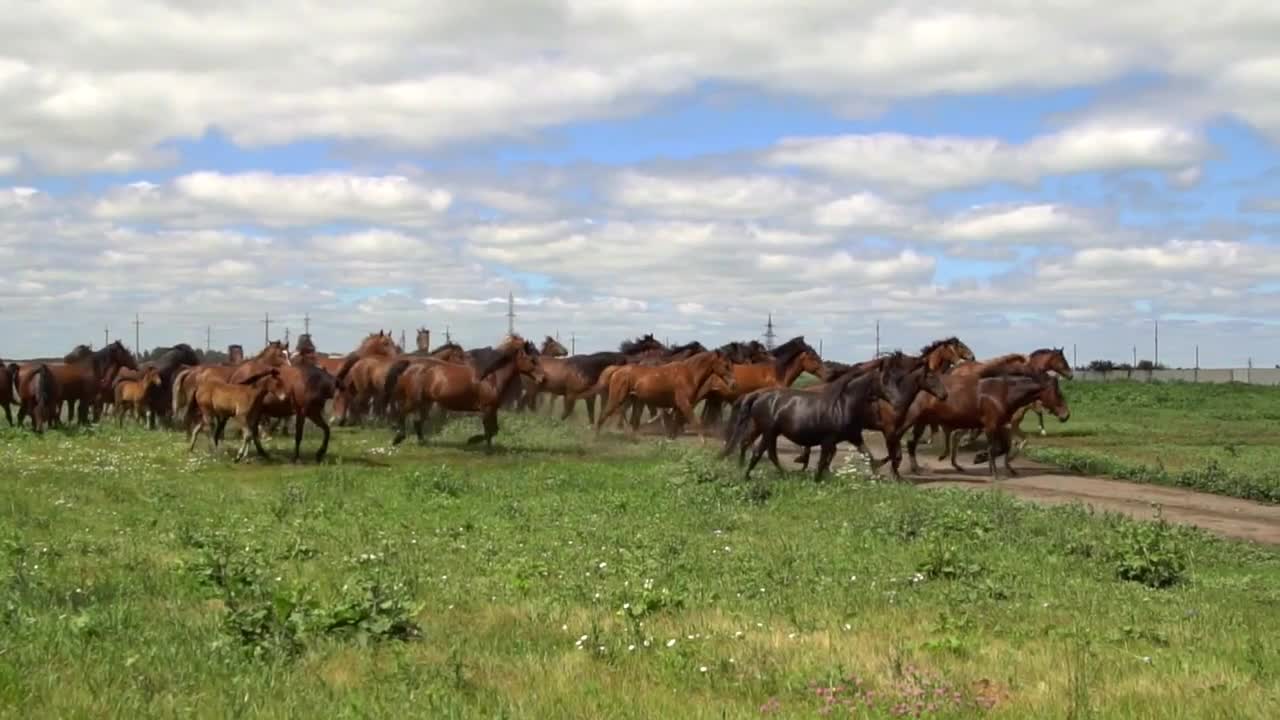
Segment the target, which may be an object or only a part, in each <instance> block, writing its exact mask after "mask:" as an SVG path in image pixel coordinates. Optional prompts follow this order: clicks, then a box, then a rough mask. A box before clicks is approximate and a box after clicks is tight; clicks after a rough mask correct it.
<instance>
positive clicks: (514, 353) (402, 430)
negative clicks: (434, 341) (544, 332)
mask: <svg viewBox="0 0 1280 720" xmlns="http://www.w3.org/2000/svg"><path fill="white" fill-rule="evenodd" d="M469 360H470V361H469V362H465V363H454V362H444V361H441V360H435V359H421V360H418V361H413V362H411V361H409V360H407V359H406V360H400V361H397V362H396V363H395V364H394V366H393V367H392V368H391V370H390V372H388V374H387V378H386V384H385V387H384V388H383V393H384V395H385V396H386V397H387V398H388V401H387V403H386V404H387V406H388V407H389V408H392V409H393V412H394V413H395V417H394V418H393V424H394V425H395V426H396V428H397V429H396V434H395V437H394V438H393V439H392V441H391V442H392V444H393V445H396V444H399V443H401V442H402V441H404V438H405V435H406V432H407V430H406V423H407V420H408V418H409V416H410V415H413V416H415V419H414V431H415V432H416V433H417V436H418V440H419V441H422V442H425V440H426V436H425V429H424V428H425V425H426V423H427V420H428V417H429V415H430V412H431V409H432V408H433V407H434V406H436V405H439V406H440V407H441V408H442V409H444V410H446V411H454V412H477V413H480V415H481V424H482V426H483V428H484V432H482V433H480V434H479V435H473V436H472V437H470V438H468V439H467V444H473V443H478V442H484V443H485V445H486V446H487V447H489V448H492V447H493V437H494V435H497V433H498V408H499V406H500V405H501V403H502V397H503V393H504V392H505V390H506V389H507V388H508V387H509V386H511V385H512V384H515V383H517V382H519V379H520V378H521V377H522V376H526V375H527V376H531V377H533V378H535V379H538V378H539V376H540V374H541V373H540V371H539V369H538V350H537V348H536V347H534V345H533V343H531V342H528V341H524V342H522V343H521V342H513V341H512V340H511V339H508V341H507V342H504V343H503V344H502V345H500V346H498V347H497V348H481V349H478V350H472V351H470V354H469Z"/></svg>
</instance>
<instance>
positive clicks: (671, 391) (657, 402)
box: [596, 350, 734, 441]
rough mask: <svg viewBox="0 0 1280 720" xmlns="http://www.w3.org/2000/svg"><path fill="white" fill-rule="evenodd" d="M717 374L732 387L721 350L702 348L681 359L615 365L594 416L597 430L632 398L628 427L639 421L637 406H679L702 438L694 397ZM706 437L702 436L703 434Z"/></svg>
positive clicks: (730, 377)
mask: <svg viewBox="0 0 1280 720" xmlns="http://www.w3.org/2000/svg"><path fill="white" fill-rule="evenodd" d="M712 375H716V376H718V377H719V378H720V379H721V381H723V382H724V383H725V385H726V386H728V388H729V390H730V391H732V390H733V387H734V384H733V383H734V381H733V370H732V368H731V367H730V365H729V361H728V360H727V359H726V358H725V356H724V354H723V353H719V352H716V351H714V350H713V351H703V352H699V353H697V354H694V355H692V356H690V357H688V358H686V359H683V360H675V361H672V362H667V363H664V364H661V365H644V364H635V365H623V366H615V367H614V368H613V370H612V372H611V373H609V378H608V383H609V399H608V402H607V404H606V405H605V407H604V409H603V410H602V411H601V413H600V417H599V419H597V420H596V434H597V435H598V434H599V433H600V428H601V427H603V425H604V423H605V421H606V420H608V419H609V416H611V415H613V414H614V413H615V412H617V411H618V410H619V409H620V408H621V407H622V406H623V404H624V403H625V402H626V401H628V400H629V399H632V398H634V403H635V404H634V405H633V406H632V412H631V431H632V433H635V432H636V430H637V429H638V428H639V424H640V407H641V405H648V406H650V407H655V408H670V409H672V410H678V411H679V412H680V415H681V416H682V417H683V418H684V421H685V422H686V423H694V424H695V425H696V426H697V428H698V436H699V437H700V438H702V431H703V429H702V424H701V423H700V422H698V421H697V420H696V419H695V418H694V415H693V399H694V397H695V396H696V395H697V393H698V389H699V388H700V387H701V386H702V384H703V383H705V382H706V381H707V378H709V377H711V376H712ZM703 439H704V441H705V438H703Z"/></svg>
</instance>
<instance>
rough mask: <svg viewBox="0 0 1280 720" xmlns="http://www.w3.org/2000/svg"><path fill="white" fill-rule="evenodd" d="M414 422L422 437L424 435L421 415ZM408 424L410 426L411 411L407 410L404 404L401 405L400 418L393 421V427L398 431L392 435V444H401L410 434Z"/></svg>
mask: <svg viewBox="0 0 1280 720" xmlns="http://www.w3.org/2000/svg"><path fill="white" fill-rule="evenodd" d="M413 424H414V427H415V428H416V429H417V431H418V437H419V438H421V437H422V418H421V417H419V418H417V419H415V420H414V423H413ZM408 426H409V412H406V411H405V408H404V406H403V405H402V406H400V413H399V418H398V420H397V421H393V422H392V423H391V427H392V429H394V430H395V431H396V434H395V435H393V436H392V437H391V444H392V445H399V444H400V443H402V442H404V438H405V436H406V435H408V434H409V431H408Z"/></svg>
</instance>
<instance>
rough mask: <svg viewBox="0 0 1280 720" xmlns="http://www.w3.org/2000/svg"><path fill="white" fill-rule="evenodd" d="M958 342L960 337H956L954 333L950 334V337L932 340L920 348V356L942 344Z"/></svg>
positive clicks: (955, 343) (957, 343)
mask: <svg viewBox="0 0 1280 720" xmlns="http://www.w3.org/2000/svg"><path fill="white" fill-rule="evenodd" d="M959 344H960V338H958V337H956V336H955V335H952V336H951V337H945V338H942V339H941V340H934V341H933V342H931V343H929V344H928V345H925V346H924V347H922V348H920V357H924V356H925V355H928V354H929V353H931V352H933V351H934V350H937V349H938V348H940V347H942V346H943V345H959Z"/></svg>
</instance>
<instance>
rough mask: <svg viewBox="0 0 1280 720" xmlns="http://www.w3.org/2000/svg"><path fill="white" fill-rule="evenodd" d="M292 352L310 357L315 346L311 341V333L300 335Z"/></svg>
mask: <svg viewBox="0 0 1280 720" xmlns="http://www.w3.org/2000/svg"><path fill="white" fill-rule="evenodd" d="M294 350H295V351H296V352H297V353H298V354H299V355H312V354H314V353H315V351H316V344H315V343H314V342H312V340H311V333H302V334H301V335H299V336H298V342H297V344H296V345H295V346H294Z"/></svg>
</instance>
